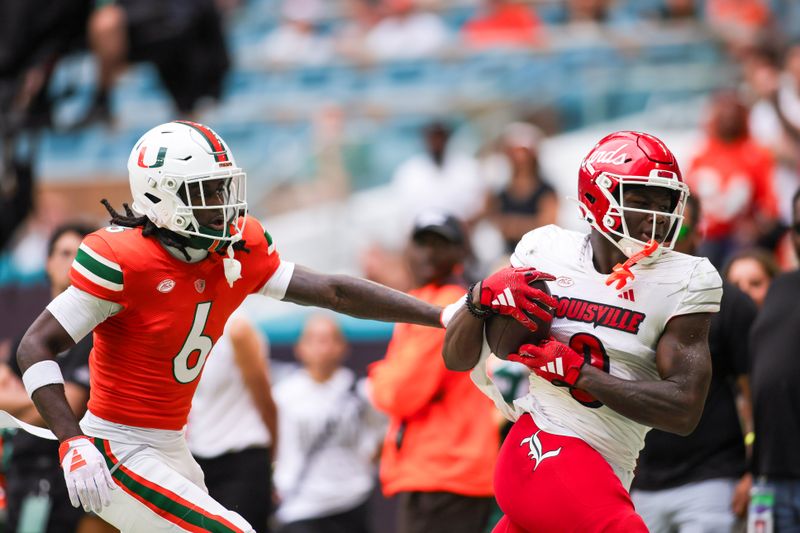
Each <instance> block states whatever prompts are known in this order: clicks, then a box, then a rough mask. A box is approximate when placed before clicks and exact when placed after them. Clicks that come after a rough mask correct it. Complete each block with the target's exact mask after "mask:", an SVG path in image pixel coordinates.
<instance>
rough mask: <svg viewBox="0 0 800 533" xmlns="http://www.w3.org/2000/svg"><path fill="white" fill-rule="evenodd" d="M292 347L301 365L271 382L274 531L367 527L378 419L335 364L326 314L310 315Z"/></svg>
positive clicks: (331, 323)
mask: <svg viewBox="0 0 800 533" xmlns="http://www.w3.org/2000/svg"><path fill="white" fill-rule="evenodd" d="M295 353H296V356H297V359H298V360H299V361H300V362H301V363H302V365H303V367H302V368H301V369H298V370H297V371H296V372H294V373H293V374H291V375H289V376H287V377H285V378H284V379H283V380H281V381H280V382H279V383H277V384H276V386H275V401H276V402H277V404H278V409H279V411H280V423H279V435H280V440H279V442H278V456H277V462H276V467H275V487H276V489H277V494H278V498H279V500H280V504H279V507H278V511H277V518H278V520H279V522H281V523H282V524H283V525H282V527H281V529H280V530H279V531H280V533H338V532H341V533H367V532H368V531H370V530H369V526H368V518H369V517H368V508H367V499H368V498H369V496H370V494H371V493H372V490H373V487H374V486H375V478H376V468H375V464H374V459H375V458H376V457H377V453H378V447H379V446H380V443H381V440H382V438H383V433H384V430H385V421H384V419H383V418H382V416H381V415H379V414H378V413H377V412H375V411H374V410H372V408H371V407H370V405H369V402H368V401H367V398H366V394H365V391H364V382H363V381H359V380H357V379H356V376H355V374H354V373H353V372H352V371H351V370H349V369H347V368H344V367H342V360H343V359H344V357H345V354H346V353H347V343H346V341H345V338H344V336H343V335H342V332H341V330H340V329H339V326H338V324H337V323H336V321H335V320H334V319H333V318H330V317H328V316H325V315H315V316H313V317H311V318H310V319H309V320H308V321H307V322H306V324H305V327H304V329H303V333H302V335H301V337H300V340H299V341H298V343H297V346H296V347H295Z"/></svg>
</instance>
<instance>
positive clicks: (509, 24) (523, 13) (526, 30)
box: [462, 0, 543, 49]
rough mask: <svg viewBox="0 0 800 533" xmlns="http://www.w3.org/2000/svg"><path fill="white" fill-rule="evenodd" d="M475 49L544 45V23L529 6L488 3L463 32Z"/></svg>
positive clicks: (494, 0)
mask: <svg viewBox="0 0 800 533" xmlns="http://www.w3.org/2000/svg"><path fill="white" fill-rule="evenodd" d="M462 32H463V36H464V41H465V42H466V43H467V45H468V46H469V47H471V48H473V49H483V48H509V47H523V48H524V47H531V46H536V45H539V44H542V42H543V38H542V32H543V28H542V22H541V21H540V20H539V17H537V16H536V13H535V12H534V11H533V9H532V8H531V7H530V6H528V5H527V4H520V3H517V2H512V1H511V0H484V7H483V10H482V11H481V12H480V13H479V14H477V15H476V16H474V17H473V18H471V19H470V20H469V21H468V22H467V23H466V24H465V25H464V28H463V30H462Z"/></svg>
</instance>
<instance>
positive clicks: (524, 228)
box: [486, 122, 558, 253]
mask: <svg viewBox="0 0 800 533" xmlns="http://www.w3.org/2000/svg"><path fill="white" fill-rule="evenodd" d="M542 135H543V134H542V132H541V131H540V130H539V129H538V128H536V127H535V126H532V125H531V124H527V123H524V122H515V123H512V124H509V125H508V126H507V127H506V130H505V132H504V133H503V137H502V142H503V149H504V152H505V156H506V158H507V159H508V163H509V165H510V167H511V168H510V170H511V181H510V182H509V183H508V185H506V186H505V188H504V189H503V190H502V191H500V192H499V193H497V194H495V195H493V196H491V197H490V198H489V199H488V201H487V206H486V215H487V217H488V218H489V220H490V221H491V222H492V223H493V224H494V225H495V226H497V229H498V230H499V231H500V233H501V234H502V235H503V239H504V240H505V243H506V249H507V251H508V253H511V252H513V251H514V248H515V247H516V245H517V243H518V242H519V241H520V239H521V238H522V236H523V235H525V234H526V233H528V232H529V231H531V230H533V229H536V228H538V227H540V226H546V225H547V224H555V223H556V215H557V214H558V198H557V196H556V191H555V189H553V187H551V186H550V184H549V183H547V181H545V180H544V177H543V176H542V171H541V167H540V165H539V143H540V141H541V138H542Z"/></svg>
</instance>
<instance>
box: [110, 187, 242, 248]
mask: <svg viewBox="0 0 800 533" xmlns="http://www.w3.org/2000/svg"><path fill="white" fill-rule="evenodd" d="M100 203H102V204H103V205H104V206H105V208H106V211H108V213H109V214H110V215H111V224H114V225H115V226H122V227H125V228H142V235H144V236H145V237H151V236H153V237H155V238H156V239H158V240H159V241H160V242H161V243H162V244H164V245H166V246H171V247H173V248H177V249H178V250H180V251H181V253H183V256H184V257H185V258H186V260H187V261H190V260H191V256H190V255H189V252H188V250H187V248H189V239H188V238H187V237H184V236H183V235H179V234H177V233H175V232H174V231H170V230H168V229H166V228H159V227H158V226H156V225H155V224H153V221H152V220H150V219H149V218H147V216H145V215H142V216H140V217H137V216H136V214H135V213H134V212H133V210H131V208H130V206H129V205H128V204H127V203H123V204H122V207H123V209H125V214H124V215H122V214H120V213H119V212H117V210H116V209H114V208H113V207H111V204H110V203H109V201H108V200H107V199H105V198H103V199H102V200H100ZM233 249H234V250H237V251H238V250H241V251H242V252H245V253H248V254H249V253H250V249H249V248H247V243H246V242H245V241H244V239H242V240H240V241H236V242H235V243H233ZM217 253H218V254H219V255H223V254H224V253H225V252H224V251H223V250H217Z"/></svg>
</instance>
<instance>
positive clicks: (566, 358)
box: [508, 337, 602, 387]
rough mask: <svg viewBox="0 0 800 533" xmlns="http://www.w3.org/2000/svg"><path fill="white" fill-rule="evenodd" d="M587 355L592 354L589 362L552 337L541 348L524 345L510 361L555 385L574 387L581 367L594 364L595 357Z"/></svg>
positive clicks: (510, 356) (542, 343)
mask: <svg viewBox="0 0 800 533" xmlns="http://www.w3.org/2000/svg"><path fill="white" fill-rule="evenodd" d="M586 353H589V354H590V355H589V358H590V360H589V361H587V360H586V357H585V356H583V355H581V354H579V353H578V352H576V351H575V350H573V349H572V348H570V347H569V346H567V345H566V344H564V343H561V342H558V341H557V340H555V339H553V338H552V337H550V339H549V340H546V341H542V342H541V344H540V345H539V346H536V345H535V344H523V345H522V346H520V347H519V353H511V354H508V360H509V361H516V362H517V363H522V364H523V365H526V366H527V367H528V368H530V369H531V370H532V371H533V372H535V373H536V375H538V376H539V377H542V378H544V379H546V380H547V381H549V382H550V383H552V384H553V385H556V386H558V387H574V386H575V383H576V382H577V381H578V378H579V377H580V375H581V367H582V366H583V365H584V364H585V363H589V364H592V361H591V359H592V358H593V357H594V356H592V355H591V352H589V350H587V351H586ZM601 363H602V361H601Z"/></svg>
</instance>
